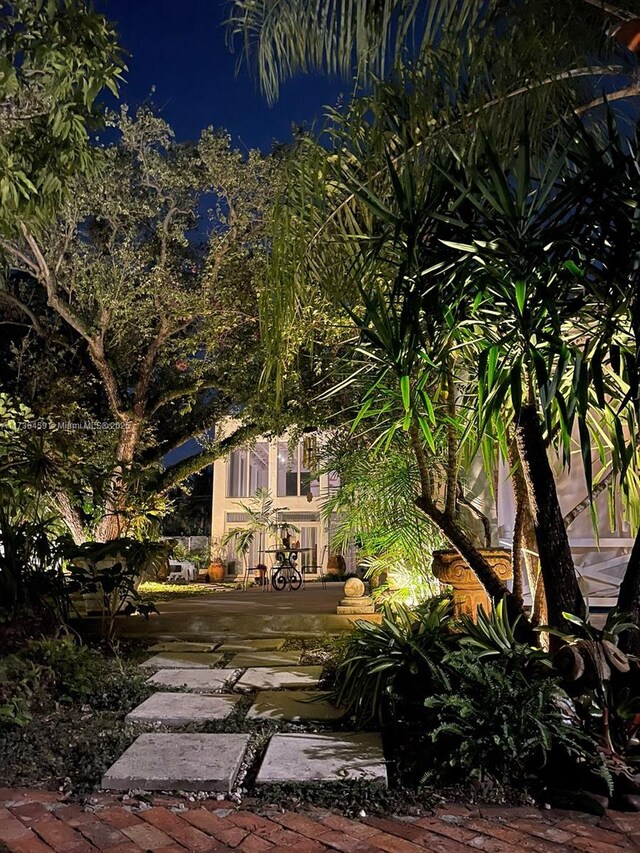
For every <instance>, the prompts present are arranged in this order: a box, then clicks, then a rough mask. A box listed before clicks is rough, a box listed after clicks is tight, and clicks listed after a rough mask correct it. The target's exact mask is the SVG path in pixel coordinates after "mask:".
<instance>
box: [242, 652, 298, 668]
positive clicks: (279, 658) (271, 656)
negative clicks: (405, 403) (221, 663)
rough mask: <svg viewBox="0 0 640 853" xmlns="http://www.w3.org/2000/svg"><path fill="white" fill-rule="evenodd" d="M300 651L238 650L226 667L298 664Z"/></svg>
mask: <svg viewBox="0 0 640 853" xmlns="http://www.w3.org/2000/svg"><path fill="white" fill-rule="evenodd" d="M301 659H302V652H240V653H239V654H237V655H234V656H233V657H232V658H231V660H230V661H229V663H228V664H227V666H228V667H232V668H233V669H239V668H240V667H245V666H288V665H292V664H293V665H295V664H299V663H300V660H301Z"/></svg>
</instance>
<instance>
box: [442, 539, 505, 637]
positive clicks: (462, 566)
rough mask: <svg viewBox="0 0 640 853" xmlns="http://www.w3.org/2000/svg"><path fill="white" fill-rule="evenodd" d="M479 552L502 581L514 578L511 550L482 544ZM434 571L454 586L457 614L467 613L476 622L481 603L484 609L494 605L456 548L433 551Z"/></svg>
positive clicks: (486, 611)
mask: <svg viewBox="0 0 640 853" xmlns="http://www.w3.org/2000/svg"><path fill="white" fill-rule="evenodd" d="M479 550H480V553H481V554H482V556H483V557H484V558H485V560H486V561H487V562H488V563H489V565H490V566H491V568H492V569H493V571H494V572H495V573H496V574H497V575H498V577H499V578H500V580H501V581H507V580H511V578H512V577H513V572H512V570H511V551H508V550H507V549H506V548H480V549H479ZM433 574H434V575H435V576H436V577H437V578H438V580H439V581H441V582H442V583H446V584H449V585H450V586H451V587H452V588H453V611H454V615H455V617H456V618H458V617H459V616H461V615H462V614H463V613H466V614H467V616H470V617H471V618H472V619H473V620H474V622H475V621H476V619H477V615H478V607H479V606H480V605H482V607H483V609H484V611H485V613H489V612H490V610H491V609H492V607H491V599H490V598H489V596H488V595H487V592H486V590H485V588H484V587H483V585H482V584H481V583H480V581H479V580H478V578H477V577H476V575H475V573H474V572H473V571H472V570H471V569H470V568H469V567H468V566H467V564H466V563H465V561H464V559H463V558H462V557H461V556H460V554H458V552H457V551H434V552H433Z"/></svg>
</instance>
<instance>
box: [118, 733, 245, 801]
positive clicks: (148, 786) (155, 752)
mask: <svg viewBox="0 0 640 853" xmlns="http://www.w3.org/2000/svg"><path fill="white" fill-rule="evenodd" d="M248 743H249V735H248V734H213V735H208V734H144V735H140V737H139V738H138V739H137V740H135V741H134V742H133V743H132V744H131V746H130V747H129V749H127V751H126V752H125V753H124V754H123V755H121V756H120V758H119V759H118V760H117V761H116V763H115V764H113V765H112V766H111V767H110V768H109V770H107V772H106V773H105V775H104V776H103V777H102V787H103V788H105V789H107V790H109V791H128V790H130V789H131V788H143V789H144V790H146V791H229V790H230V789H231V788H232V787H233V783H234V782H235V778H236V776H237V775H238V770H239V769H240V765H241V764H242V759H243V758H244V753H245V750H246V748H247V746H248Z"/></svg>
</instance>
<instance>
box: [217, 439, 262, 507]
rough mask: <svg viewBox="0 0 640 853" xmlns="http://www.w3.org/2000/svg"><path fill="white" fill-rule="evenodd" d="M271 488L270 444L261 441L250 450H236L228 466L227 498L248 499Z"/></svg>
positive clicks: (230, 457) (231, 455)
mask: <svg viewBox="0 0 640 853" xmlns="http://www.w3.org/2000/svg"><path fill="white" fill-rule="evenodd" d="M268 486H269V444H268V442H266V441H259V442H258V443H257V444H256V445H255V446H254V447H253V448H251V449H250V450H245V449H242V450H234V451H232V453H230V454H229V460H228V464H227V497H228V498H248V497H251V495H255V493H256V492H257V491H258V489H266V488H267V487H268Z"/></svg>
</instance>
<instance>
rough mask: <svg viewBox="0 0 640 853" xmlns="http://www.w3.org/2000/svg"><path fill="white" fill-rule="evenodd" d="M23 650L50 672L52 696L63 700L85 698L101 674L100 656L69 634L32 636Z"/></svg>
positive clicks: (65, 701)
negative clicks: (77, 642) (44, 636)
mask: <svg viewBox="0 0 640 853" xmlns="http://www.w3.org/2000/svg"><path fill="white" fill-rule="evenodd" d="M23 654H24V655H25V656H28V657H29V658H30V659H31V660H32V661H34V662H35V663H37V664H39V665H40V666H41V667H42V668H43V669H44V670H45V671H46V672H47V673H48V674H49V678H50V680H51V696H52V698H53V699H54V700H55V701H57V702H62V703H63V704H71V703H73V702H84V701H85V700H87V699H88V698H90V697H91V695H92V693H93V692H94V691H95V689H96V687H97V686H98V685H99V683H100V680H101V678H102V666H101V658H100V656H99V655H98V654H97V653H96V652H93V651H92V650H91V649H89V648H87V646H79V645H77V644H76V643H74V641H73V640H72V639H71V638H70V637H69V638H64V639H58V640H35V641H33V642H31V643H29V645H28V646H27V647H26V649H25V650H24V652H23Z"/></svg>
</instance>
